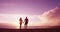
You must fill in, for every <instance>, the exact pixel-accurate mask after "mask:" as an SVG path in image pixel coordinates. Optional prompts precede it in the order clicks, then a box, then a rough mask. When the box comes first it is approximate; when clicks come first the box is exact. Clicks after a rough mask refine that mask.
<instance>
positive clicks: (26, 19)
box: [24, 17, 28, 29]
mask: <svg viewBox="0 0 60 32" xmlns="http://www.w3.org/2000/svg"><path fill="white" fill-rule="evenodd" d="M24 22H25V24H24V25H25V29H26V28H27V24H28V18H27V17H26V18H25V20H24Z"/></svg>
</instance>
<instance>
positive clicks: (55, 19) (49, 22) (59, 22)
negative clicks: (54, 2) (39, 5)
mask: <svg viewBox="0 0 60 32" xmlns="http://www.w3.org/2000/svg"><path fill="white" fill-rule="evenodd" d="M40 19H41V21H44V24H43V25H45V26H60V8H59V7H56V8H54V9H52V10H49V11H47V12H45V13H43V14H42V15H41V17H40Z"/></svg>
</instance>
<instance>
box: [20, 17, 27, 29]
mask: <svg viewBox="0 0 60 32" xmlns="http://www.w3.org/2000/svg"><path fill="white" fill-rule="evenodd" d="M19 22H20V23H19V24H20V29H21V25H22V22H23V20H22V18H20V19H19ZM23 23H24V28H25V29H26V28H27V24H28V18H27V17H26V18H25V19H24V22H23Z"/></svg>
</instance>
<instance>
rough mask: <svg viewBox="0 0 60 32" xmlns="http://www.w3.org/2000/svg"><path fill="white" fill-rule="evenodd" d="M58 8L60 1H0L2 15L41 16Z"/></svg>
mask: <svg viewBox="0 0 60 32" xmlns="http://www.w3.org/2000/svg"><path fill="white" fill-rule="evenodd" d="M57 6H58V7H60V0H0V13H2V14H5V13H6V14H30V15H33V14H34V15H40V14H42V13H43V12H45V11H48V10H50V9H52V8H55V7H57Z"/></svg>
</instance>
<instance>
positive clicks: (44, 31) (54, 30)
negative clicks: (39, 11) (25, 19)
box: [0, 27, 60, 32]
mask: <svg viewBox="0 0 60 32" xmlns="http://www.w3.org/2000/svg"><path fill="white" fill-rule="evenodd" d="M0 32H60V27H58V28H44V29H42V28H41V29H40V28H36V29H4V28H0Z"/></svg>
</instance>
